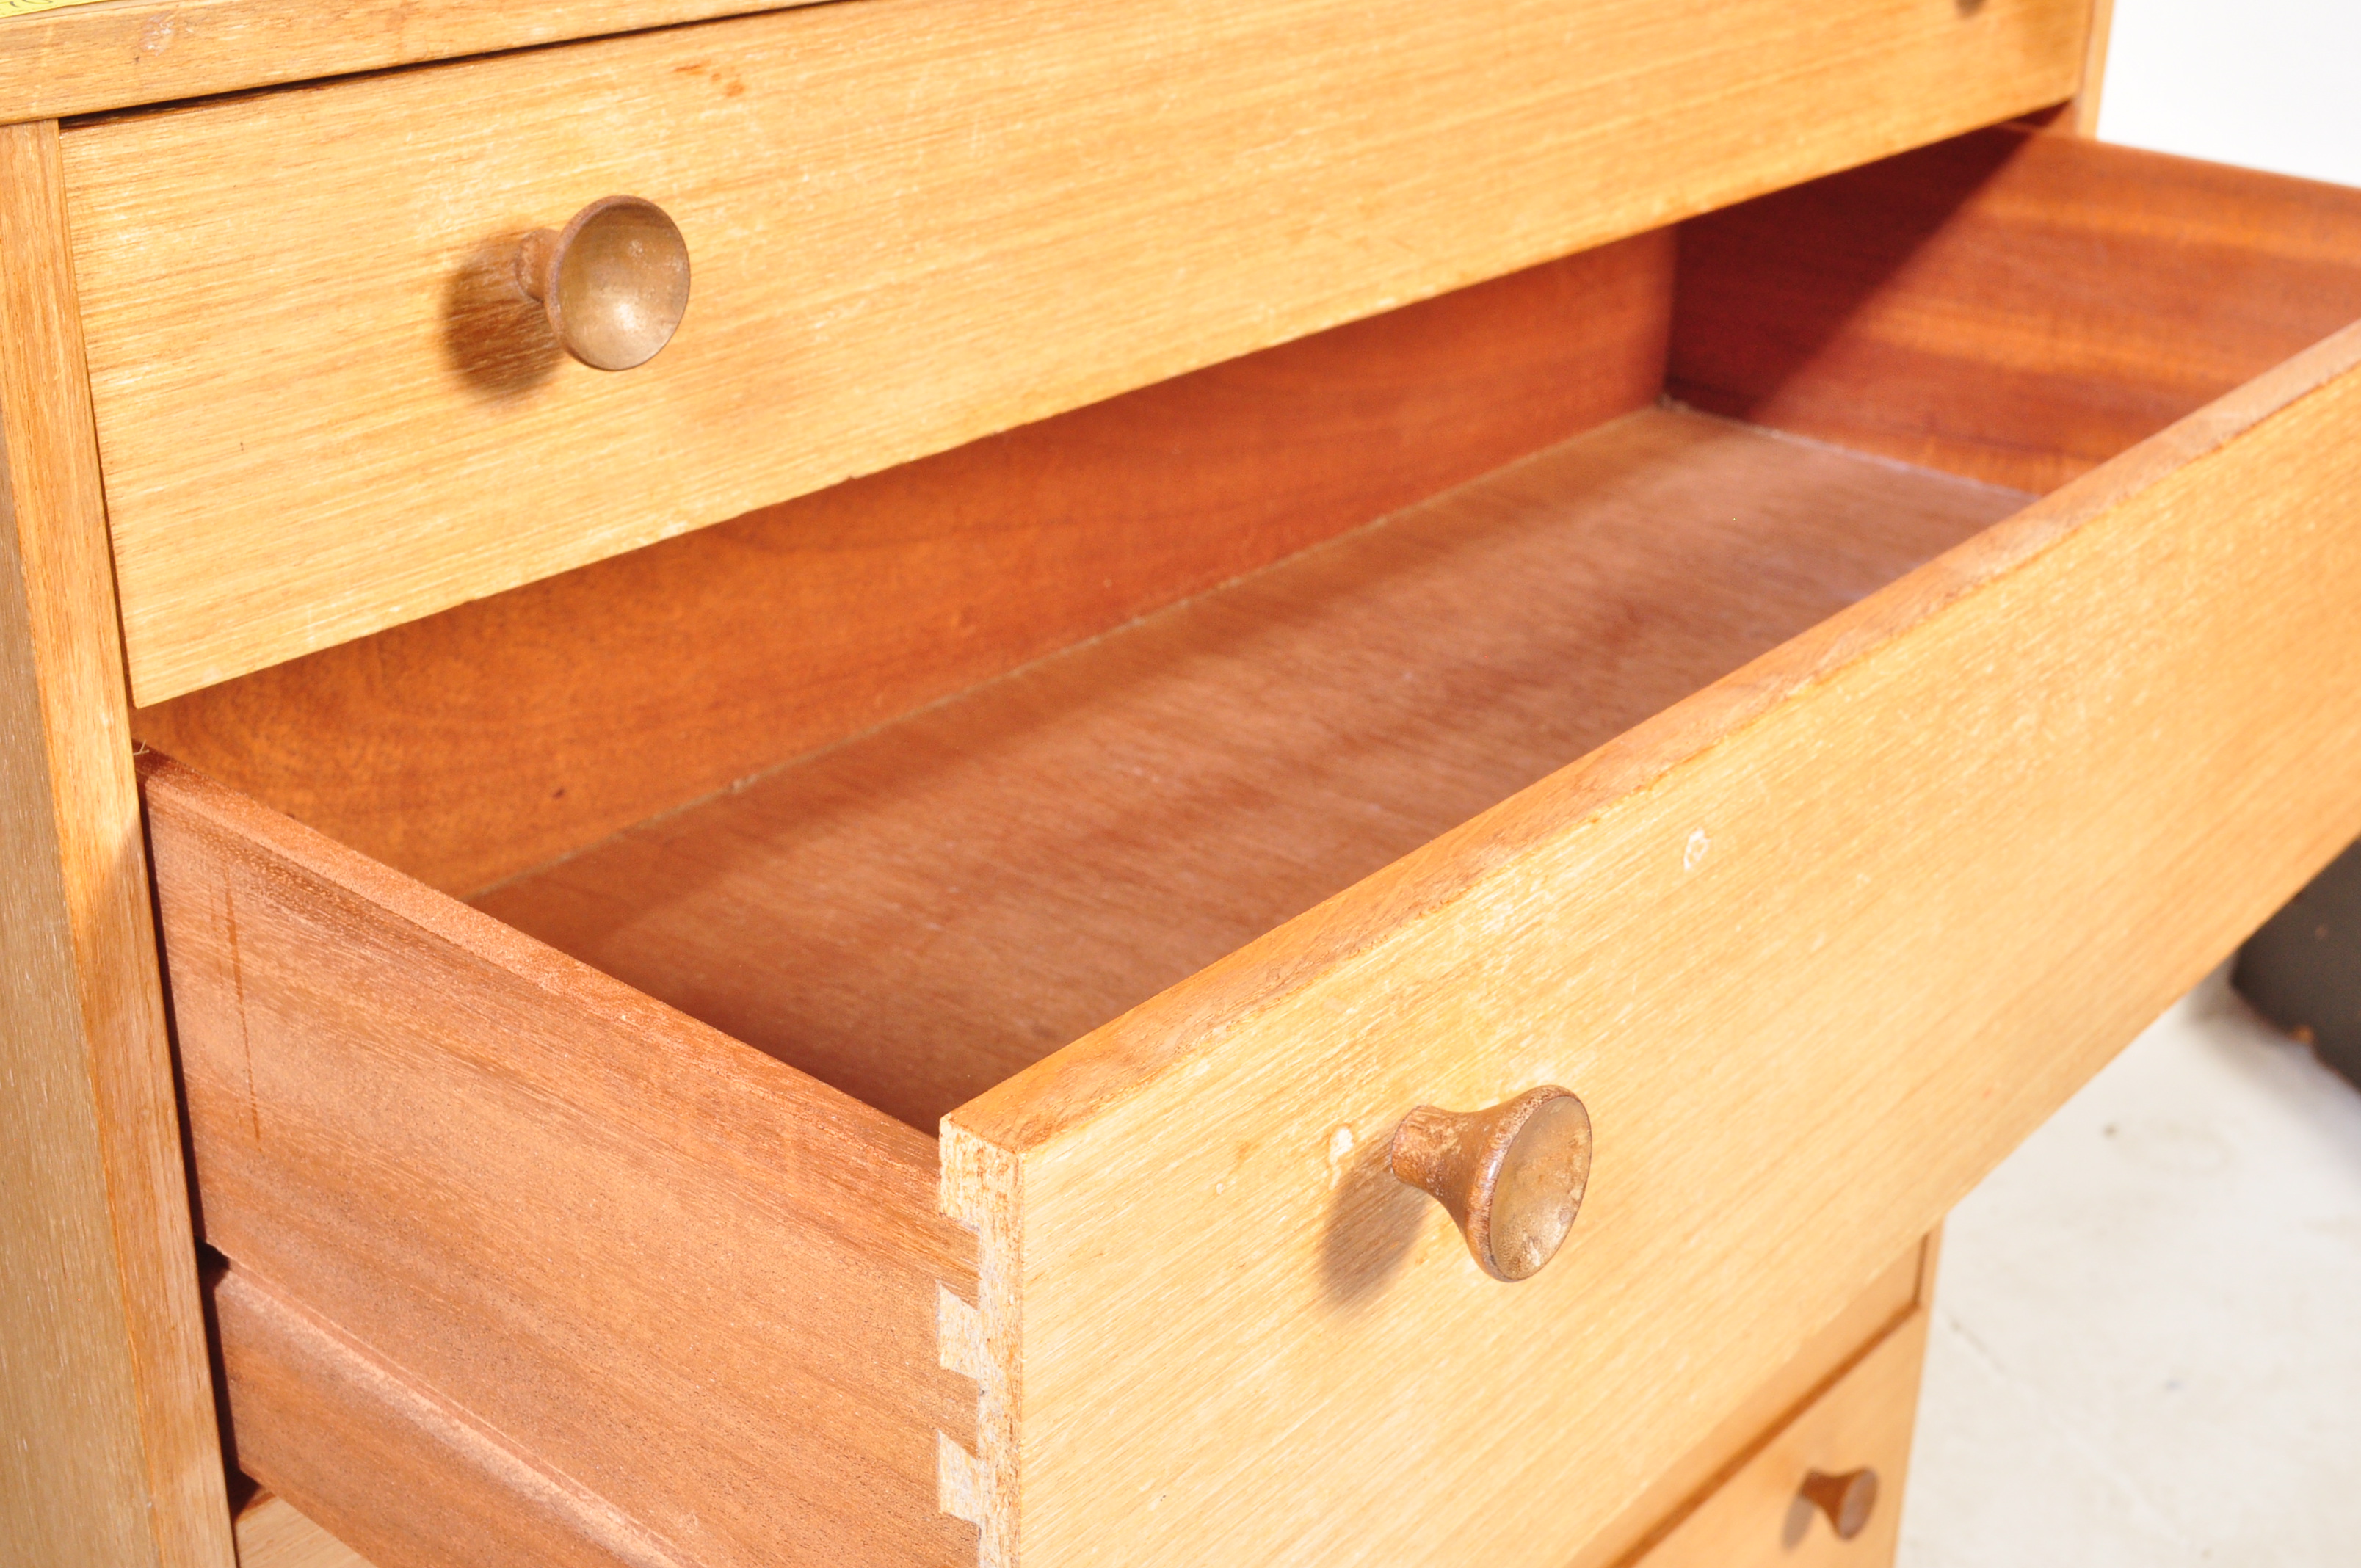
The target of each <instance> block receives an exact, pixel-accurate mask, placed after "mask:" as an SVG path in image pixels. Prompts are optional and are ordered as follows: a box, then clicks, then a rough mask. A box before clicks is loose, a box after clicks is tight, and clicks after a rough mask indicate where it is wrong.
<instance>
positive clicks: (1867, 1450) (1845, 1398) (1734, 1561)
mask: <svg viewBox="0 0 2361 1568" xmlns="http://www.w3.org/2000/svg"><path fill="white" fill-rule="evenodd" d="M1930 1321H1932V1320H1931V1319H1930V1317H1929V1315H1928V1314H1927V1312H1926V1311H1924V1310H1920V1311H1915V1312H1912V1313H1911V1314H1910V1315H1909V1316H1908V1317H1907V1318H1906V1319H1905V1320H1904V1321H1902V1322H1901V1323H1900V1324H1899V1325H1898V1326H1896V1327H1895V1328H1894V1332H1891V1333H1889V1334H1887V1335H1886V1336H1885V1337H1884V1338H1883V1340H1881V1341H1879V1342H1878V1343H1877V1344H1876V1345H1875V1346H1874V1347H1873V1348H1872V1349H1871V1350H1870V1351H1869V1352H1868V1354H1865V1355H1863V1356H1862V1357H1861V1360H1860V1362H1859V1363H1858V1364H1857V1365H1854V1366H1853V1367H1851V1368H1850V1370H1848V1371H1847V1372H1846V1373H1845V1375H1844V1376H1843V1377H1841V1378H1840V1379H1839V1380H1838V1381H1837V1383H1836V1384H1835V1385H1834V1386H1833V1387H1830V1388H1828V1390H1827V1391H1826V1392H1825V1393H1823V1394H1821V1395H1820V1397H1819V1398H1817V1399H1815V1400H1813V1401H1812V1404H1811V1406H1810V1408H1809V1409H1805V1410H1804V1411H1802V1412H1801V1413H1799V1414H1798V1415H1796V1416H1795V1419H1794V1420H1791V1421H1789V1422H1788V1423H1787V1424H1786V1425H1785V1426H1784V1427H1782V1428H1780V1429H1779V1430H1778V1431H1774V1432H1772V1433H1769V1434H1767V1435H1766V1437H1765V1438H1764V1440H1763V1442H1762V1444H1761V1445H1760V1447H1759V1448H1758V1449H1757V1450H1756V1451H1755V1452H1754V1453H1752V1454H1751V1455H1750V1456H1749V1457H1748V1458H1747V1460H1746V1461H1745V1463H1744V1464H1741V1465H1740V1466H1739V1467H1738V1468H1737V1469H1736V1470H1735V1471H1734V1472H1733V1473H1732V1474H1730V1475H1728V1476H1727V1477H1725V1478H1723V1479H1722V1480H1721V1482H1720V1484H1719V1486H1716V1487H1715V1488H1714V1490H1713V1492H1712V1493H1711V1495H1710V1496H1708V1497H1704V1498H1702V1499H1701V1500H1700V1501H1699V1502H1698V1504H1697V1508H1695V1509H1693V1510H1691V1511H1690V1512H1689V1513H1688V1514H1687V1515H1686V1517H1685V1518H1683V1519H1681V1521H1680V1522H1679V1524H1678V1525H1676V1526H1675V1528H1674V1529H1673V1530H1671V1531H1670V1532H1668V1533H1667V1534H1666V1535H1665V1536H1664V1539H1663V1540H1662V1541H1658V1542H1657V1543H1656V1544H1655V1545H1654V1546H1653V1547H1652V1548H1651V1549H1650V1550H1649V1551H1648V1552H1646V1553H1645V1554H1644V1555H1642V1556H1641V1557H1638V1558H1636V1559H1634V1560H1633V1561H1632V1563H1631V1568H1884V1565H1885V1564H1888V1563H1892V1562H1893V1561H1894V1551H1895V1549H1896V1548H1897V1547H1898V1546H1899V1545H1900V1544H1901V1539H1902V1489H1903V1483H1904V1481H1905V1478H1906V1477H1907V1476H1908V1475H1909V1472H1910V1436H1911V1431H1912V1428H1913V1426H1914V1424H1915V1421H1916V1416H1917V1413H1918V1373H1919V1369H1920V1367H1921V1366H1922V1365H1925V1362H1926V1357H1927V1325H1928V1323H1929V1322H1930ZM1863 1466H1868V1467H1869V1468H1872V1469H1873V1470H1875V1471H1876V1472H1877V1477H1878V1501H1877V1507H1876V1508H1875V1510H1874V1511H1872V1513H1871V1515H1870V1519H1869V1524H1868V1528H1866V1529H1864V1530H1862V1531H1861V1533H1860V1534H1859V1535H1857V1536H1854V1537H1853V1538H1852V1539H1851V1540H1850V1541H1839V1539H1837V1533H1836V1531H1835V1530H1832V1529H1831V1528H1829V1525H1828V1520H1827V1519H1826V1518H1824V1517H1822V1516H1821V1515H1820V1514H1819V1513H1817V1511H1815V1510H1814V1509H1813V1508H1811V1506H1810V1505H1809V1504H1808V1503H1805V1502H1803V1501H1802V1500H1801V1499H1800V1498H1799V1497H1797V1495H1796V1488H1797V1487H1798V1486H1800V1485H1801V1484H1802V1483H1803V1480H1804V1477H1805V1476H1806V1475H1809V1474H1810V1473H1811V1472H1812V1471H1814V1470H1818V1471H1822V1472H1824V1473H1826V1474H1828V1475H1840V1474H1843V1473H1845V1472H1848V1471H1852V1470H1857V1469H1860V1468H1861V1467H1863Z"/></svg>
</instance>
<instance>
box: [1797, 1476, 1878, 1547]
mask: <svg viewBox="0 0 2361 1568" xmlns="http://www.w3.org/2000/svg"><path fill="white" fill-rule="evenodd" d="M1800 1490H1801V1491H1802V1494H1803V1497H1804V1500H1805V1501H1806V1502H1807V1503H1809V1504H1811V1505H1812V1506H1813V1507H1814V1508H1817V1509H1819V1510H1820V1512H1822V1513H1824V1514H1826V1515H1828V1523H1829V1524H1831V1525H1833V1526H1835V1527H1836V1532H1837V1539H1838V1540H1839V1541H1850V1540H1851V1539H1852V1538H1853V1537H1854V1536H1856V1535H1859V1534H1860V1533H1861V1531H1862V1530H1867V1529H1868V1528H1869V1516H1870V1515H1872V1514H1873V1513H1875V1512H1876V1511H1877V1472H1876V1471H1874V1470H1868V1469H1862V1470H1848V1471H1846V1472H1845V1473H1844V1474H1843V1475H1829V1474H1828V1472H1826V1471H1824V1470H1815V1471H1813V1472H1812V1473H1811V1474H1810V1475H1806V1476H1805V1477H1804V1485H1803V1486H1802V1487H1801V1488H1800Z"/></svg>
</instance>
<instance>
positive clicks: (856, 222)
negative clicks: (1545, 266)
mask: <svg viewBox="0 0 2361 1568" xmlns="http://www.w3.org/2000/svg"><path fill="white" fill-rule="evenodd" d="M2087 20H2088V18H2087V15H2086V10H2085V6H2084V5H2083V4H2081V0H1985V3H1983V4H1981V5H1974V6H1968V7H1962V6H1960V5H1957V4H1955V0H1823V3H1821V4H1818V5H1815V6H1814V7H1813V10H1812V12H1811V14H1810V16H1809V17H1808V18H1807V19H1799V18H1798V16H1796V15H1795V11H1794V9H1793V7H1792V6H1790V5H1785V4H1778V3H1774V0H1725V3H1722V4H1719V5H1711V6H1706V5H1675V6H1670V7H1668V6H1666V5H1664V4H1663V3H1662V0H1586V3H1585V4H1583V5H1579V6H1576V7H1572V8H1569V7H1568V6H1567V5H1565V4H1563V3H1561V0H1478V3H1476V4H1472V5H1450V6H1436V5H1425V4H1414V3H1412V0H1386V3H1385V4H1383V5H1379V6H1378V7H1376V8H1374V9H1373V8H1372V7H1371V6H1370V5H1366V4H1357V3H1347V0H1214V3H1212V4H1208V3H1206V0H1145V3H1142V4H1128V5H1097V6H1080V5H1074V4H1072V3H1071V0H1019V3H1016V4H1009V3H1007V0H863V3H862V4H860V5H822V6H814V7H810V8H808V9H804V10H798V11H785V12H777V13H774V14H770V15H766V16H755V17H748V18H741V19H738V20H732V21H724V22H714V23H708V24H704V25H701V26H698V27H686V28H678V29H673V30H667V31H662V32H654V33H647V34H640V35H634V36H631V37H628V38H614V39H608V40H601V41H597V42H591V43H584V44H576V45H568V46H565V47H563V48H557V49H544V50H527V51H522V52H518V53H513V54H507V55H500V56H496V57H491V58H487V59H480V60H470V61H466V62H461V63H456V64H452V65H447V66H441V67H436V68H433V69H422V70H416V71H400V72H392V73H388V74H383V75H379V76H372V77H368V78H362V79H355V80H351V81H347V82H338V83H334V84H330V85H326V86H322V87H316V88H299V89H290V90H286V91H282V92H274V93H261V94H256V95H253V96H249V97H243V98H236V99H231V100H225V101H221V102H217V103H212V104H201V105H197V106H192V107H188V108H182V109H172V110H166V111H160V112H157V113H151V114H144V115H126V116H121V117H116V118H108V119H101V120H98V121H95V122H92V123H89V124H85V125H82V126H78V127H77V128H75V129H74V130H73V131H72V132H71V136H70V137H69V138H68V146H67V159H68V164H69V169H70V173H71V181H70V184H69V190H70V192H71V197H72V214H71V215H72V233H73V237H74V245H75V255H76V264H77V269H78V272H79V275H80V278H81V281H82V297H83V302H84V308H85V312H86V314H87V319H88V323H89V332H88V346H89V359H90V367H91V377H92V386H93V400H94V404H95V408H96V411H97V418H98V423H99V430H100V436H101V444H102V448H103V450H104V455H105V460H106V479H107V501H108V507H109V512H110V517H111V519H112V523H113V528H114V536H115V554H116V565H117V570H118V580H119V583H120V587H121V592H122V598H123V604H124V627H125V636H126V646H127V648H128V656H129V664H130V670H131V679H132V685H133V690H134V694H135V696H136V698H137V701H138V702H139V703H141V704H143V705H145V704H148V703H152V702H155V701H158V700H160V699H162V698H165V697H169V696H175V695H178V694H179V693H181V692H184V691H187V690H190V689H192V688H194V687H197V686H200V685H209V684H211V683H213V682H215V681H219V680H223V679H226V678H228V677H230V676H233V675H236V674H242V673H244V672H246V671H248V670H251V669H255V668H258V667H260V666H262V665H266V664H269V663H277V662H280V661H282V660H285V659H289V658H292V657H294V656H296V655H298V654H301V653H304V652H311V651H313V650H316V649H319V648H322V647H326V646H329V645H332V644H335V643H337V642H341V641H346V640H349V639H351V638H354V637H357V636H359V635H362V634H364V633H366V632H368V631H372V630H378V629H379V628H381V627H385V626H388V625H392V624H396V623H399V622H401V621H405V620H414V619H416V618H418V617H420V616H423V615H426V614H429V613H432V612H433V611H434V610H438V609H445V608H446V607H448V606H450V605H453V604H456V603H460V602H463V601H466V600H469V599H473V598H481V597H484V596H486V595H489V594H491V593H495V592H498V591H500V590H501V589H504V588H508V587H514V586H516V585H517V584H520V583H523V582H528V581H532V580H533V579H536V578H540V577H544V576H549V575H551V574H553V573H555V572H558V571H562V570H565V569H566V568H568V567H571V566H576V565H582V564H584V563H587V562H589V561H593V560H597V559H599V558H601V557H604V556H607V555H611V554H617V553H619V552H621V551H624V550H628V549H631V548H634V547H636V546H639V545H642V544H646V543H651V542H653V541H654V540H657V539H660V538H664V537H667V536H669V535H672V534H675V533H678V532H684V531H686V530H688V529H692V528H698V527H703V526H707V525H709V524H712V523H716V522H719V521H724V520H726V519H728V518H730V517H733V516H736V515H738V514H740V513H742V512H744V511H746V510H750V509H752V508H754V507H757V506H761V505H764V504H769V503H774V502H777V501H781V500H784V499H789V498H790V497H793V496H796V495H798V494H802V493H805V492H808V491H811V490H815V489H818V488H824V487H826V486H828V485H830V484H833V483H835V482H837V481H840V480H841V479H844V478H846V477H851V476H853V475H856V474H861V473H864V472H868V471H871V470H873V469H878V468H882V467H884V466H889V465H892V464H895V463H898V462H902V461H906V460H907V459H909V458H913V457H917V456H919V455H924V454H927V453H929V452H934V451H939V450H942V449H945V448H948V447H950V446H954V445H957V444H961V443H962V442H965V441H969V440H972V439H973V438H975V437H977V436H980V435H983V434H986V433H991V432H994V431H998V430H1003V429H1006V428H1009V427H1012V426H1015V425H1017V424H1021V423H1024V422H1027V421H1031V420H1036V419H1040V418H1043V417H1046V416H1048V415H1049V414H1053V413H1056V412H1059V411H1062V410H1065V409H1070V408H1072V407H1076V406H1079V405H1081V404H1083V403H1087V402H1091V401H1094V400H1099V399H1102V398H1105V397H1108V396H1111V395H1113V394H1115V393H1118V392H1121V391H1125V390H1126V389H1132V388H1136V387H1138V386H1142V385H1145V384H1148V383H1150V382H1154V381H1158V380H1160V379H1163V378H1168V377H1170V376H1173V375H1176V374H1179V373H1180V372H1182V371H1186V370H1189V369H1191V368H1193V367H1199V366H1202V365H1207V364H1211V363H1215V362H1218V361H1221V360H1224V359H1228V358H1231V357H1233V356H1237V355H1239V354H1242V353H1246V352H1248V351H1250V350H1253V349H1257V348H1260V347H1264V346H1267V345H1271V344H1274V343H1278V342H1281V341H1285V340H1288V339H1290V338H1294V337H1298V336H1301V335H1303V334H1307V333H1310V332H1313V331H1316V330H1319V329H1321V328H1323V327H1327V326H1330V325H1334V324H1335V323H1340V322H1343V321H1346V320H1351V319H1356V318H1358V317H1361V316H1366V315H1368V314H1370V313H1375V312H1377V311H1379V310H1382V309H1385V308H1388V307H1389V306H1392V305H1396V304H1400V303H1403V302H1409V301H1411V300H1416V299H1420V298H1423V297H1426V296H1429V295H1433V294H1435V293H1439V292H1442V291H1445V290H1448V289H1452V288H1455V287H1458V286H1461V285H1464V284H1466V283H1469V282H1473V281H1476V280H1480V279H1484V278H1488V277H1493V276H1498V275H1500V274H1503V273H1506V272H1509V271H1512V270H1514V269H1519V268H1522V267H1526V266H1531V265H1533V264H1535V263H1538V262H1540V261H1542V260H1544V259H1546V258H1552V257H1555V256H1561V255H1565V254H1569V253H1571V252H1574V251H1576V250H1579V249H1582V248H1585V247H1590V246H1594V245H1598V244H1600V243H1603V242H1605V241H1608V240H1610V239H1614V238H1617V237H1620V236H1626V235H1630V234H1632V233H1635V232H1639V231H1642V230H1644V229H1648V228H1653V227H1656V226H1659V225H1663V224H1664V223H1667V222H1670V221H1672V220H1675V219H1677V218H1680V217H1683V216H1686V215H1688V214H1693V213H1697V212H1701V211H1705V210H1707V209H1709V208H1713V207H1716V206H1719V205H1722V204H1726V203H1730V202H1734V201H1738V200H1741V199H1743V198H1745V197H1748V196H1751V195H1754V194H1757V193H1759V192H1763V191H1765V190H1769V189H1773V188H1775V187H1778V186H1781V185H1784V184H1786V183H1789V182H1792V181H1795V180H1798V179H1802V178H1806V177H1808V176H1810V175H1814V174H1817V173H1821V172H1825V171H1827V170H1831V169H1836V168H1841V167H1845V166H1848V165H1850V164H1854V163H1858V162H1860V161H1861V160H1863V159H1870V158H1874V157H1878V156H1881V155H1883V154H1885V153H1888V152H1893V151H1896V150H1899V149H1901V148H1906V147H1910V146H1914V145H1917V144H1920V143H1924V142H1927V141H1929V140H1932V139H1934V138H1936V137H1941V136H1945V135H1949V134H1950V133H1953V132H1956V131H1960V130H1964V129H1967V128H1969V127H1971V126H1977V125H1981V124H1985V123H1989V122H1991V121H1993V120H1996V119H2001V118H2004V117H2006V116H2008V115H2015V114H2019V113H2022V112H2024V111H2026V110H2028V109H2031V108H2034V107H2037V106H2038V105H2041V104H2054V103H2057V102H2059V101H2062V100H2063V99H2064V98H2066V97H2068V96H2070V94H2071V93H2072V92H2073V90H2074V86H2075V84H2076V82H2077V81H2078V80H2079V78H2080V75H2081V63H2082V51H2083V44H2084V34H2085V31H2086V24H2087ZM487 125H498V126H500V127H502V129H501V134H500V135H499V136H497V137H487V136H486V135H485V134H484V133H483V127H484V126H487ZM192 170H203V178H192V176H191V172H190V171H192ZM616 192H628V193H631V194H635V195H639V196H643V197H646V198H648V199H649V200H652V201H654V202H656V203H659V204H661V205H662V206H663V207H664V210H665V211H667V212H668V213H670V214H672V215H673V216H674V217H675V219H676V220H677V221H678V223H679V225H680V226H681V229H682V231H683V233H684V234H685V235H686V238H687V243H688V247H689V249H690V252H691V255H692V258H694V268H695V274H696V287H695V293H694V295H693V297H692V300H691V302H690V304H689V307H688V314H687V318H686V322H685V323H684V324H683V325H682V327H681V330H680V334H679V335H678V337H677V338H676V339H675V341H674V342H673V343H672V345H670V346H669V347H668V348H666V349H665V350H664V353H663V354H662V355H660V356H658V357H657V358H656V359H655V360H654V361H653V362H652V363H650V364H649V365H647V366H645V367H642V368H640V369H637V370H633V371H629V372H625V373H622V374H620V375H606V374H602V373H599V372H596V371H592V370H589V369H587V368H585V367H580V366H576V365H572V364H566V363H561V362H560V357H559V356H558V351H557V350H556V349H555V346H554V345H552V344H550V343H549V342H547V340H546V328H545V326H544V325H543V324H542V323H538V322H537V321H536V320H535V319H534V315H533V309H532V307H531V306H530V304H529V302H525V301H523V300H522V298H521V297H519V296H518V295H517V294H516V291H515V290H514V289H513V287H512V285H511V281H510V277H511V265H510V258H509V249H508V247H510V246H511V245H512V244H513V242H514V240H515V239H516V238H517V237H518V236H520V235H521V234H522V233H523V232H524V231H526V230H529V229H532V228H535V227H540V226H545V225H549V224H552V223H554V222H556V221H560V220H562V219H563V218H565V217H566V215H567V214H571V213H573V212H574V211H576V210H577V208H579V207H580V206H581V205H582V204H583V203H585V202H586V201H588V200H590V199H592V198H595V197H597V196H600V195H605V194H610V193H616Z"/></svg>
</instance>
